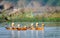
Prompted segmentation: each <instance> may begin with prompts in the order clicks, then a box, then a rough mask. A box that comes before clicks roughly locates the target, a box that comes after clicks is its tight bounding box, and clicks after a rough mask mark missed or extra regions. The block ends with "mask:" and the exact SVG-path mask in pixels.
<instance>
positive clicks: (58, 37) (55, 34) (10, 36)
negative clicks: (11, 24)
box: [0, 23, 60, 38]
mask: <svg viewBox="0 0 60 38" xmlns="http://www.w3.org/2000/svg"><path fill="white" fill-rule="evenodd" d="M52 24H53V25H55V23H52ZM52 24H51V25H52ZM57 25H60V24H56V25H55V26H54V27H53V26H51V27H47V24H46V26H45V27H44V29H45V30H44V31H37V30H26V31H17V30H15V31H12V30H6V29H5V27H0V38H60V27H57Z"/></svg>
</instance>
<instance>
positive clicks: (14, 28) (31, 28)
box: [6, 22, 44, 31]
mask: <svg viewBox="0 0 60 38" xmlns="http://www.w3.org/2000/svg"><path fill="white" fill-rule="evenodd" d="M38 25H39V24H38V22H37V23H36V27H34V26H33V23H31V26H30V27H27V26H24V27H20V24H18V25H17V26H18V27H17V28H16V27H15V26H14V23H12V25H11V27H6V29H7V30H18V31H20V30H44V23H42V26H41V27H39V26H38Z"/></svg>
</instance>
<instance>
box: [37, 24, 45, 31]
mask: <svg viewBox="0 0 60 38" xmlns="http://www.w3.org/2000/svg"><path fill="white" fill-rule="evenodd" d="M36 30H44V23H42V26H41V27H38V23H36Z"/></svg>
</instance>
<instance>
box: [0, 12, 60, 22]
mask: <svg viewBox="0 0 60 38" xmlns="http://www.w3.org/2000/svg"><path fill="white" fill-rule="evenodd" d="M3 16H4V17H7V18H8V19H9V20H8V21H7V22H60V13H54V14H51V15H50V16H49V17H45V16H43V15H42V16H41V15H36V16H33V15H32V12H31V13H30V12H29V13H24V14H22V13H17V14H13V15H12V16H8V15H7V14H5V13H3V14H0V22H4V21H6V20H5V19H4V18H3ZM47 16H48V14H47Z"/></svg>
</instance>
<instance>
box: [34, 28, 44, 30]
mask: <svg viewBox="0 0 60 38" xmlns="http://www.w3.org/2000/svg"><path fill="white" fill-rule="evenodd" d="M35 30H44V28H42V27H38V28H36V29H35Z"/></svg>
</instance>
